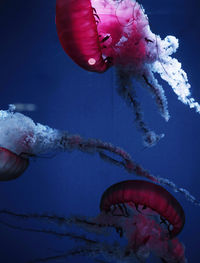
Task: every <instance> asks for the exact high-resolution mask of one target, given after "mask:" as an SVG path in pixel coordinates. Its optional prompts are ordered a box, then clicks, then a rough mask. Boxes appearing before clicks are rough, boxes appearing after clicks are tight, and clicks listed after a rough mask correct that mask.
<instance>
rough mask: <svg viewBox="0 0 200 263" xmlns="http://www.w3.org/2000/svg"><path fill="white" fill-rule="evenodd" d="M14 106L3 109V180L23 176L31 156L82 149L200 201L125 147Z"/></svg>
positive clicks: (0, 117) (0, 159)
mask: <svg viewBox="0 0 200 263" xmlns="http://www.w3.org/2000/svg"><path fill="white" fill-rule="evenodd" d="M14 109H15V107H14V105H12V104H10V107H9V109H8V110H6V111H4V110H0V181H8V180H13V179H16V178H17V177H19V176H21V175H22V174H23V172H25V171H26V169H27V168H28V166H29V159H30V158H31V157H43V156H44V155H45V154H55V153H58V152H64V151H69V152H71V151H73V150H79V151H81V152H85V153H89V154H94V153H97V154H99V157H100V158H101V159H103V160H105V161H108V162H110V163H112V164H114V165H118V166H120V167H122V168H124V169H125V170H126V171H127V172H128V173H131V174H135V175H138V176H140V177H144V178H147V179H149V180H151V181H153V182H156V183H159V184H162V185H167V186H169V187H171V188H172V189H173V191H175V192H180V193H181V194H183V195H184V196H185V198H186V199H188V200H189V201H190V202H192V203H194V204H197V205H200V202H199V201H198V200H197V199H196V198H195V197H194V196H192V195H191V194H190V193H189V192H188V191H187V190H186V189H183V188H179V187H177V186H176V185H175V184H174V183H173V182H171V181H170V180H168V179H165V178H162V177H159V176H154V175H152V174H151V173H150V172H148V171H147V170H145V169H144V168H143V167H142V166H140V165H139V164H137V163H136V162H135V161H134V160H133V159H132V158H131V156H130V155H129V154H128V153H127V152H126V151H124V150H123V149H122V148H120V147H117V146H114V145H112V144H111V143H108V142H103V141H101V140H99V139H84V138H82V137H81V136H80V135H72V134H70V133H69V132H67V131H60V130H57V129H53V128H50V127H49V126H47V125H42V124H40V123H37V124H36V123H35V122H34V121H33V120H32V119H31V118H29V117H27V116H25V115H24V114H22V113H19V112H15V111H14Z"/></svg>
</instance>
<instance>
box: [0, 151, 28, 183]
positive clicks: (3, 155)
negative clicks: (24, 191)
mask: <svg viewBox="0 0 200 263" xmlns="http://www.w3.org/2000/svg"><path fill="white" fill-rule="evenodd" d="M28 165H29V160H28V158H26V157H25V156H20V155H17V154H15V153H14V152H11V151H10V150H8V149H6V148H3V147H0V181H9V180H13V179H16V178H17V177H19V176H20V175H22V174H23V172H24V171H25V170H26V169H27V168H28Z"/></svg>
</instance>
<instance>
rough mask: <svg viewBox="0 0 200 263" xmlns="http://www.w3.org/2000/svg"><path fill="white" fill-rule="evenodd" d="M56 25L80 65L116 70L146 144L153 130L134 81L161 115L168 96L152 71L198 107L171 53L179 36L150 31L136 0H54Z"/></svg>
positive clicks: (154, 137) (153, 140)
mask: <svg viewBox="0 0 200 263" xmlns="http://www.w3.org/2000/svg"><path fill="white" fill-rule="evenodd" d="M56 27H57V32H58V37H59V40H60V43H61V45H62V47H63V48H64V50H65V52H66V53H67V54H68V55H69V56H70V57H71V58H72V59H73V60H74V62H75V63H77V64H78V65H79V66H81V67H82V68H84V69H86V70H88V71H94V72H98V73H102V72H104V71H106V70H107V69H108V68H109V67H111V66H112V65H114V66H115V68H116V72H117V83H118V93H119V95H120V96H121V97H122V98H123V99H124V100H125V101H126V102H127V104H128V105H130V106H131V107H132V108H133V110H134V112H135V116H136V123H137V124H138V127H139V129H140V130H141V132H142V133H143V135H144V143H145V145H146V146H152V145H154V144H155V143H156V142H157V141H158V140H159V139H160V138H162V137H163V134H161V135H156V134H155V133H154V132H153V131H151V130H149V128H148V127H147V125H146V124H145V123H144V121H143V116H142V114H141V111H140V105H139V102H138V101H137V100H136V97H137V96H136V92H135V87H133V82H132V79H133V78H134V79H135V80H136V85H140V86H144V87H147V88H148V89H149V91H150V92H151V93H152V95H153V97H154V98H155V101H156V104H157V106H158V108H159V111H160V114H161V115H162V116H163V117H164V119H165V120H166V121H168V119H169V112H168V107H167V100H166V97H165V95H164V90H163V88H162V86H161V85H159V83H158V81H157V79H156V78H155V76H154V73H159V74H160V76H161V78H163V79H164V80H165V81H167V82H168V84H169V85H170V86H171V87H172V89H173V90H174V92H175V93H176V94H177V96H178V99H179V100H181V101H182V102H183V103H185V104H188V105H189V106H190V107H191V108H195V109H196V111H197V112H200V105H199V104H198V103H197V102H195V100H194V99H193V98H191V94H190V84H189V83H188V80H187V75H186V73H185V72H184V71H183V69H182V68H181V64H180V63H179V62H178V60H177V59H175V58H172V57H171V55H172V54H173V53H174V52H176V49H177V48H178V40H177V39H176V38H175V37H173V36H167V37H166V38H165V39H164V40H162V39H161V38H160V37H159V36H156V35H155V34H153V33H152V32H151V30H150V27H149V22H148V17H147V16H146V15H145V13H144V9H143V8H142V7H141V5H139V4H138V3H137V2H136V1H135V0H123V1H116V0H57V1H56Z"/></svg>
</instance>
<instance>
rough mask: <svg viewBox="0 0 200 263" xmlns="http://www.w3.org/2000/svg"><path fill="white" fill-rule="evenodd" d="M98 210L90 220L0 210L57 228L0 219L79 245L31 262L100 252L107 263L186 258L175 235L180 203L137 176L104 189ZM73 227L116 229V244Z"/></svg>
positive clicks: (177, 262) (169, 262) (181, 262)
mask: <svg viewBox="0 0 200 263" xmlns="http://www.w3.org/2000/svg"><path fill="white" fill-rule="evenodd" d="M100 210H101V213H100V214H99V215H98V216H97V217H96V218H90V219H88V218H86V217H81V216H79V217H78V216H73V217H68V218H67V217H60V216H56V215H49V214H35V213H34V214H18V213H15V212H11V211H8V210H0V215H1V216H4V215H6V216H11V217H13V218H15V219H16V218H21V219H23V220H28V219H30V218H31V219H34V220H36V222H37V221H38V220H42V221H44V220H45V221H47V222H50V223H51V224H52V223H56V225H57V226H61V225H62V228H61V229H59V231H58V230H53V229H51V230H49V229H47V230H45V229H40V228H37V229H36V228H33V227H32V228H30V227H28V228H25V227H20V226H14V225H12V224H8V223H7V222H5V221H2V220H0V223H1V224H4V225H6V226H8V227H11V228H14V229H20V230H25V231H32V232H33V231H35V232H42V233H46V234H48V235H55V236H58V237H68V238H70V239H74V240H76V241H78V242H81V243H82V244H83V245H82V246H79V247H75V248H73V249H72V250H68V251H65V252H63V253H57V254H56V255H54V256H48V257H46V258H40V259H36V260H33V261H31V262H48V261H53V260H56V259H66V258H68V257H70V256H76V255H83V256H89V257H93V258H98V257H99V256H102V257H103V258H104V259H106V262H107V260H108V261H112V262H113V260H114V261H115V262H146V259H147V258H148V257H149V255H150V254H151V253H153V254H154V256H157V257H158V258H160V260H161V261H162V262H163V263H186V262H187V260H186V258H185V255H184V246H183V244H182V243H180V242H179V240H178V239H177V237H176V236H177V235H178V234H179V233H180V232H181V231H182V229H183V227H184V223H185V214H184V211H183V208H182V207H181V205H180V203H179V202H178V201H177V200H176V199H175V198H174V197H173V196H172V195H171V194H170V193H169V192H168V191H166V190H165V189H164V188H163V187H161V186H159V185H156V184H154V183H151V182H148V181H141V180H129V181H123V182H120V183H117V184H114V185H112V186H111V187H109V188H108V189H107V190H106V191H105V192H104V193H103V195H102V197H101V202H100ZM72 226H73V229H74V227H78V229H79V228H82V230H81V233H83V230H85V231H86V233H87V232H88V233H94V234H96V235H100V236H102V235H104V234H105V235H109V234H112V235H113V234H114V233H113V231H112V230H115V231H116V232H117V234H119V238H118V239H119V242H117V243H116V242H115V243H113V244H112V243H110V242H109V243H106V242H105V241H104V242H103V243H102V241H101V240H99V238H97V236H96V238H93V239H91V238H89V237H87V236H86V235H85V234H80V233H79V232H77V231H76V232H75V233H74V232H71V231H70V229H71V227H72ZM68 228H69V230H68ZM110 230H111V231H110ZM79 231H80V229H79ZM123 237H124V238H125V240H127V242H126V243H125V246H124V245H123V244H124V242H123V243H122V242H120V241H121V240H122V239H121V238H123ZM116 238H117V237H116ZM116 238H115V239H116ZM103 262H104V261H103Z"/></svg>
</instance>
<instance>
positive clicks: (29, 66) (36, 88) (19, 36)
mask: <svg viewBox="0 0 200 263" xmlns="http://www.w3.org/2000/svg"><path fill="white" fill-rule="evenodd" d="M141 3H142V4H143V6H144V7H145V10H146V13H147V14H148V16H149V20H150V25H151V29H152V31H153V32H154V33H157V34H159V35H160V36H161V37H165V36H166V35H169V34H171V35H175V36H176V37H178V38H179V40H180V48H179V49H178V52H177V53H176V54H175V57H177V58H178V59H179V61H181V62H182V64H183V68H184V70H185V71H186V72H187V74H188V77H189V81H190V83H191V85H192V93H193V96H194V97H195V98H196V99H197V100H198V101H200V87H199V72H200V60H199V57H200V49H199V43H200V34H199V32H200V20H199V5H200V4H199V1H197V0H191V1H186V0H184V1H183V0H169V1H158V0H151V1H149V0H143V1H141ZM0 30H1V31H0V36H1V40H0V54H1V59H0V67H1V69H0V72H1V73H0V74H1V77H0V83H1V85H0V94H1V96H0V106H1V109H7V105H8V104H9V103H17V102H20V103H34V104H36V105H37V111H35V112H30V113H28V112H25V114H27V115H29V116H30V117H31V118H33V119H34V120H35V121H36V122H40V123H43V124H47V125H49V126H51V127H54V128H58V129H62V130H68V131H69V132H70V133H79V134H80V135H81V136H84V137H87V138H89V137H92V138H100V139H101V140H104V141H109V142H111V143H113V144H115V145H118V146H120V147H122V148H124V149H125V150H127V151H128V152H129V153H130V154H131V155H132V156H133V158H134V159H135V160H136V161H137V162H138V163H140V164H141V165H142V166H144V167H145V168H146V169H148V170H149V171H151V172H152V173H153V174H155V175H160V176H162V177H166V178H169V179H170V180H172V181H174V182H175V183H176V184H177V185H178V186H182V187H184V188H186V189H188V190H189V191H191V193H192V194H194V195H195V196H197V197H199V198H200V190H199V187H200V176H199V175H200V147H199V146H200V115H198V114H197V113H195V112H194V110H190V109H189V107H187V106H185V105H183V104H182V103H181V102H179V101H178V100H177V97H176V95H175V94H174V93H173V91H172V90H171V88H170V87H169V86H168V85H167V84H166V83H164V82H161V83H162V84H163V86H164V89H165V92H166V96H167V98H168V103H169V110H170V114H171V119H170V121H169V122H168V123H165V121H164V120H163V119H162V118H161V117H160V115H159V114H158V111H157V107H156V106H155V104H154V101H153V99H152V98H151V96H150V94H148V91H146V90H143V89H138V91H137V92H138V94H139V95H138V96H139V99H140V102H141V103H142V107H143V111H144V116H145V120H146V121H147V122H148V124H149V126H150V127H151V128H152V129H154V130H155V131H156V132H157V133H162V132H163V133H165V138H164V139H162V140H161V141H160V142H159V143H158V144H157V145H156V146H155V147H153V148H150V149H145V150H144V149H143V146H142V141H141V134H140V133H139V132H138V131H137V129H136V127H135V125H134V124H133V118H134V116H133V115H132V113H131V110H130V109H129V108H127V106H126V105H125V104H124V102H123V101H122V100H121V98H120V97H119V96H118V95H117V92H116V87H115V86H116V85H115V80H114V71H113V69H110V70H108V72H106V73H104V74H101V75H100V74H95V73H88V72H86V71H84V70H83V69H81V68H79V67H78V66H77V65H75V64H74V63H73V62H72V61H71V60H70V59H69V58H68V57H67V56H66V55H65V53H64V51H63V50H62V48H61V46H60V44H59V41H58V38H57V34H56V27H55V0H54V1H47V0H42V1H41V0H29V1H27V0H26V1H25V0H18V1H16V0H7V1H6V0H1V2H0ZM124 179H130V175H128V174H127V173H126V172H125V171H124V170H122V169H120V168H119V167H113V166H112V165H111V164H109V163H104V162H103V161H102V160H100V159H99V158H98V157H97V156H90V155H87V154H84V153H80V152H73V153H62V154H58V155H57V156H56V157H55V158H52V159H41V158H37V159H36V160H32V161H31V164H30V167H29V168H28V170H27V171H26V173H25V174H24V175H23V176H21V177H20V178H19V179H17V180H15V181H11V182H5V183H0V200H1V201H0V209H2V208H6V209H10V210H12V211H15V212H26V213H42V212H48V213H54V214H58V215H65V216H69V215H72V214H80V215H85V216H87V215H88V216H95V215H97V214H98V213H99V201H100V197H101V194H102V193H103V191H104V190H105V189H106V188H107V187H108V186H110V185H111V184H113V183H116V182H119V181H121V180H124ZM168 190H170V189H168ZM174 195H175V197H176V198H177V199H178V200H179V201H180V202H181V204H182V206H183V207H184V210H185V213H186V225H185V228H184V230H183V232H182V233H181V234H180V236H179V237H180V240H181V241H182V242H183V243H184V244H185V247H186V256H187V258H188V259H189V262H190V263H198V262H199V242H200V237H199V234H200V225H199V222H200V207H196V206H194V205H192V204H191V203H189V202H188V201H186V200H185V199H184V198H183V197H182V196H181V195H180V194H174ZM20 222H21V221H20V220H16V221H15V223H16V224H19V225H23V223H21V224H20ZM43 228H45V225H44V226H43ZM71 246H72V243H71V242H70V241H68V240H67V239H61V240H59V239H56V238H55V237H53V236H47V235H45V234H38V233H29V232H22V231H17V230H13V229H9V228H7V227H5V226H2V225H0V262H1V263H24V262H27V261H28V260H31V259H34V258H38V257H42V256H48V255H53V254H54V253H56V252H54V251H53V250H52V249H55V250H66V249H67V248H69V247H71ZM54 262H56V261H54ZM70 262H93V260H92V259H90V260H88V259H86V258H81V257H77V258H74V259H72V258H71V259H70ZM149 262H155V261H149Z"/></svg>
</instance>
